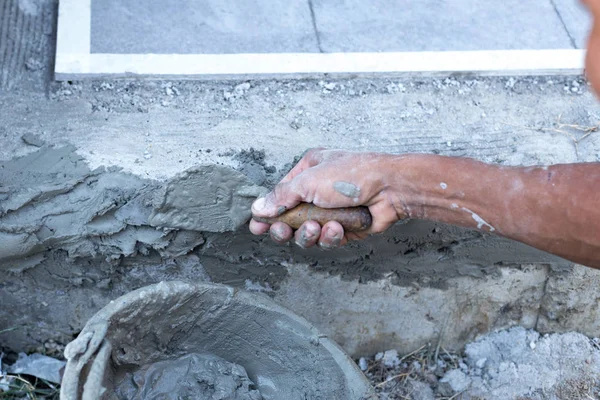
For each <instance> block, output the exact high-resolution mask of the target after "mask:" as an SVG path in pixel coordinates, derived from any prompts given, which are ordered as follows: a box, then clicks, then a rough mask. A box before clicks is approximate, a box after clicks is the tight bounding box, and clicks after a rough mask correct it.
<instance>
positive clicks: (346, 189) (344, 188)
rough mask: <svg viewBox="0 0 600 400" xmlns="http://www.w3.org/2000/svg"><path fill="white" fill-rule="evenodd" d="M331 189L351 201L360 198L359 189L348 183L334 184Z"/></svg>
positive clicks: (339, 182)
mask: <svg viewBox="0 0 600 400" xmlns="http://www.w3.org/2000/svg"><path fill="white" fill-rule="evenodd" d="M333 189H334V190H335V191H336V192H338V193H340V194H342V195H344V196H346V197H350V198H351V199H356V198H358V197H359V196H360V188H359V187H358V186H356V185H354V184H352V183H350V182H342V181H338V182H334V183H333Z"/></svg>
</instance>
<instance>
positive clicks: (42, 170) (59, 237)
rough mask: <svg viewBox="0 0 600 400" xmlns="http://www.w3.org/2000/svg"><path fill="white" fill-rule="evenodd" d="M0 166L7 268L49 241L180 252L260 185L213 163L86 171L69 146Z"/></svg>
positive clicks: (242, 205) (73, 250) (35, 258)
mask: <svg viewBox="0 0 600 400" xmlns="http://www.w3.org/2000/svg"><path fill="white" fill-rule="evenodd" d="M0 170H1V171H2V182H1V184H2V186H0V200H1V202H0V262H2V263H3V264H4V268H6V267H8V268H9V269H11V270H19V269H24V268H30V267H32V266H34V265H35V264H37V263H39V262H40V261H41V260H43V259H44V256H43V255H39V254H40V253H42V252H44V251H45V250H46V249H48V248H51V247H54V248H60V249H63V250H66V251H67V253H68V255H69V257H72V258H79V257H86V256H93V255H95V254H103V255H104V256H105V257H108V258H112V259H116V258H119V257H120V256H121V255H124V256H132V255H135V254H138V253H142V254H144V253H146V254H147V252H148V251H149V250H150V249H152V250H156V251H158V252H159V253H161V254H162V255H164V256H177V255H182V254H185V253H187V252H188V251H190V250H192V249H193V248H195V247H196V246H198V245H200V244H202V243H203V242H204V237H203V235H202V234H201V233H200V232H199V231H203V232H223V231H232V230H235V229H236V228H237V227H239V226H240V225H241V224H243V223H244V222H246V221H247V220H248V219H249V218H250V216H251V213H250V205H251V204H252V201H253V200H254V199H256V197H257V196H258V195H260V194H261V193H264V192H265V189H264V188H262V187H259V186H256V185H254V184H252V183H251V182H250V181H249V180H248V179H247V178H246V177H245V176H244V175H243V174H241V173H239V172H237V171H234V170H233V169H231V168H227V167H224V166H218V165H207V166H198V167H195V168H194V169H191V170H188V171H186V172H184V173H182V174H180V175H178V176H176V177H174V178H173V179H172V180H170V181H169V182H166V183H159V182H155V181H149V180H145V179H139V178H138V177H135V176H133V175H131V174H125V173H122V172H119V171H116V170H114V169H109V170H105V169H103V168H100V169H96V170H94V171H92V170H90V169H89V168H88V166H87V164H86V163H85V161H84V159H83V158H82V157H81V156H79V155H77V154H76V153H75V148H74V147H73V146H64V147H58V148H49V147H43V148H41V149H39V150H38V151H36V152H34V153H31V154H28V155H27V156H25V157H22V158H17V159H13V160H9V161H5V162H0ZM24 258H26V259H28V260H29V261H28V262H26V263H23V262H22V261H23V259H24ZM14 260H18V262H15V261H14Z"/></svg>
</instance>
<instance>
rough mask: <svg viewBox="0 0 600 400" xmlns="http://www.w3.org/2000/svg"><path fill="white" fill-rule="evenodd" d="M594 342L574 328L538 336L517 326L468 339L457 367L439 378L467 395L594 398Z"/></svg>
mask: <svg viewBox="0 0 600 400" xmlns="http://www.w3.org/2000/svg"><path fill="white" fill-rule="evenodd" d="M593 343H594V345H593V344H592V341H591V340H590V339H589V338H587V337H586V336H583V335H581V334H579V333H575V332H570V333H565V334H554V335H544V336H541V335H540V334H539V333H537V332H535V331H532V330H525V329H523V328H520V327H518V328H513V329H509V330H506V331H500V332H496V333H492V334H489V335H487V336H485V337H483V338H481V339H479V340H477V341H475V342H473V343H470V344H468V345H467V346H466V349H465V355H466V357H465V359H464V363H463V364H461V368H458V369H454V370H451V371H449V372H447V373H446V375H445V376H444V377H443V378H442V379H441V381H440V382H441V383H446V384H448V385H449V386H450V387H451V388H452V390H453V391H454V392H458V393H460V392H462V393H463V397H464V398H466V399H475V398H481V397H483V398H490V399H516V398H529V399H534V400H541V399H544V400H562V399H567V398H569V399H571V398H595V397H589V396H595V395H597V394H600V391H599V389H600V380H599V379H598V377H599V376H600V347H599V345H598V342H593ZM586 395H587V397H586ZM465 396H466V397H465Z"/></svg>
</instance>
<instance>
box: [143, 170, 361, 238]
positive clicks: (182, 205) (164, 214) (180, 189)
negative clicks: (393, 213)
mask: <svg viewBox="0 0 600 400" xmlns="http://www.w3.org/2000/svg"><path fill="white" fill-rule="evenodd" d="M268 191H269V190H268V189H267V188H265V187H263V186H258V185H256V184H254V183H253V182H251V181H250V179H248V177H247V176H246V175H244V174H242V173H241V172H238V171H236V170H234V169H232V168H230V167H226V166H222V165H206V166H197V167H193V168H191V169H188V170H186V171H184V172H182V173H181V174H178V175H177V176H175V177H174V178H172V179H170V180H169V181H168V182H167V183H166V185H164V186H163V187H162V189H161V190H160V191H159V192H158V193H156V194H155V197H154V199H153V201H152V203H153V208H152V212H151V214H150V216H149V217H148V221H149V223H150V224H151V225H153V226H156V227H163V228H178V229H187V230H196V231H205V232H227V231H235V230H237V229H238V228H240V227H241V226H242V225H243V224H245V223H246V222H248V221H249V220H250V218H252V212H251V210H250V208H251V206H252V203H253V202H254V200H256V199H257V198H258V197H261V196H264V195H265V194H267V193H268ZM257 220H258V221H261V222H266V223H269V224H272V223H274V222H276V221H281V222H285V223H286V224H288V225H290V226H291V227H292V228H294V229H298V228H299V227H300V225H302V224H303V223H304V222H305V221H308V220H313V221H317V222H318V223H319V224H321V225H323V224H325V223H326V222H328V221H338V222H339V223H340V224H341V225H342V226H343V227H344V230H345V231H346V232H357V231H362V230H365V229H368V228H369V227H370V226H371V223H372V217H371V213H370V212H369V209H368V208H367V207H363V206H360V207H348V208H332V209H326V208H320V207H317V206H315V205H313V204H309V203H302V204H300V205H298V206H297V207H295V208H293V209H291V210H288V211H286V212H284V213H283V214H281V215H279V216H278V217H275V218H260V219H257Z"/></svg>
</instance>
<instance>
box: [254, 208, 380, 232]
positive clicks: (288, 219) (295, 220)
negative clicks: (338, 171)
mask: <svg viewBox="0 0 600 400" xmlns="http://www.w3.org/2000/svg"><path fill="white" fill-rule="evenodd" d="M252 218H254V219H255V220H256V221H259V222H264V223H267V224H272V223H274V222H284V223H286V224H288V225H289V226H291V227H292V228H294V229H298V228H300V225H302V224H303V223H304V222H306V221H317V222H318V223H319V224H320V225H321V226H323V225H324V224H325V223H327V222H329V221H337V222H339V223H340V224H341V225H342V226H343V227H344V231H346V232H358V231H364V230H365V229H368V228H369V227H370V226H371V223H372V222H373V218H372V217H371V213H370V212H369V209H368V208H367V207H364V206H360V207H348V208H321V207H317V206H315V205H314V204H311V203H301V204H299V205H297V206H296V207H294V208H292V209H291V210H288V211H286V212H284V213H283V214H281V215H280V216H279V217H273V218H261V217H252Z"/></svg>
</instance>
